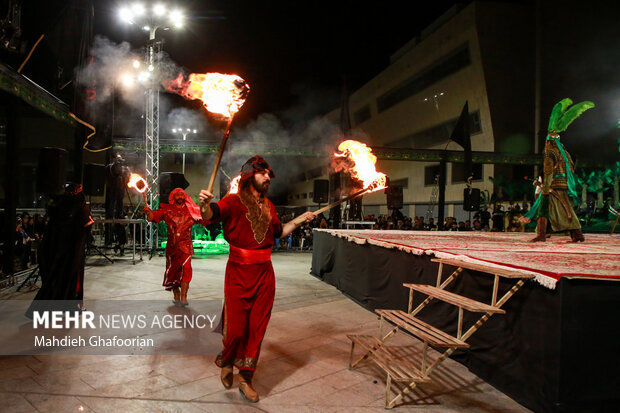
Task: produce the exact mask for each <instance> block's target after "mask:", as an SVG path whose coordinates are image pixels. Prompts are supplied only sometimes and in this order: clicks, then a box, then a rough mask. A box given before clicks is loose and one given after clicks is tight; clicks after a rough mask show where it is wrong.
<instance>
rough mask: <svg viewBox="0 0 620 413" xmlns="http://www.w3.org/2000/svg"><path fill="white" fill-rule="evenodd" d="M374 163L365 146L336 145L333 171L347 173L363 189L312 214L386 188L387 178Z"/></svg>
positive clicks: (345, 142) (369, 150) (299, 222)
mask: <svg viewBox="0 0 620 413" xmlns="http://www.w3.org/2000/svg"><path fill="white" fill-rule="evenodd" d="M376 163H377V157H376V156H375V155H373V154H372V149H370V148H369V147H368V146H366V145H365V144H363V143H361V142H358V141H354V140H346V141H344V142H342V143H340V145H338V152H336V153H335V154H334V162H333V164H332V166H333V167H334V170H335V171H336V172H341V171H343V172H347V173H349V174H350V175H351V178H353V179H354V180H358V181H360V182H361V183H362V185H363V188H362V189H360V190H359V191H356V192H354V193H352V194H351V195H349V196H347V197H346V198H343V199H340V200H338V201H336V202H332V203H331V204H329V205H327V206H324V207H323V208H320V209H318V210H316V211H314V213H315V214H320V213H322V212H325V211H327V210H328V209H331V208H333V207H335V206H338V205H340V204H342V203H343V202H346V201H348V200H350V199H353V198H356V197H358V196H360V195H363V194H365V193H369V192H375V191H378V190H380V189H384V188H386V186H387V176H386V175H385V174H384V173H382V172H377V169H376V168H375V164H376ZM304 220H305V219H299V218H297V219H295V220H294V222H295V224H296V225H299V224H301V223H302V222H304Z"/></svg>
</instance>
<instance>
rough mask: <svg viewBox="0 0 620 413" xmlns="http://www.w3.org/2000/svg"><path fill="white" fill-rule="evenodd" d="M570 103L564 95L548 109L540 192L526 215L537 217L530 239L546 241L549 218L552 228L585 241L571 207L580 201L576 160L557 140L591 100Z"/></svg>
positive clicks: (586, 108) (573, 239) (579, 240)
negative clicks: (533, 233) (533, 234)
mask: <svg viewBox="0 0 620 413" xmlns="http://www.w3.org/2000/svg"><path fill="white" fill-rule="evenodd" d="M572 104H573V101H572V100H570V99H568V98H566V99H563V100H562V101H560V102H558V103H557V104H556V105H555V106H554V107H553V110H552V112H551V117H550V119H549V127H548V133H547V141H546V142H545V150H544V162H543V181H542V184H540V186H542V192H541V193H540V195H539V196H538V198H537V199H536V202H535V203H534V205H533V207H532V209H531V210H530V211H529V212H528V213H527V214H526V215H525V216H526V217H527V218H529V219H532V218H534V217H536V218H537V222H536V238H534V239H532V242H544V241H545V239H546V236H547V223H548V222H549V223H551V229H552V230H553V231H554V232H558V231H570V236H571V241H572V242H583V241H585V238H584V236H583V233H582V232H581V224H580V223H579V219H578V218H577V214H575V209H574V207H573V204H574V205H578V204H579V196H578V195H577V191H576V189H575V177H574V176H573V173H574V171H575V163H574V162H573V159H572V158H571V156H570V154H569V153H568V152H567V151H566V149H565V148H564V145H562V142H560V135H559V132H563V131H565V130H566V128H568V125H570V124H571V123H572V122H573V121H574V120H575V119H577V118H578V117H579V115H581V114H582V113H583V112H585V111H586V110H588V109H590V108H593V107H594V103H592V102H587V101H586V102H581V103H577V104H575V105H573V106H572V107H570V106H571V105H572ZM569 107H570V108H569ZM571 198H572V201H571Z"/></svg>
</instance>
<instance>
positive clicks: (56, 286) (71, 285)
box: [26, 184, 93, 316]
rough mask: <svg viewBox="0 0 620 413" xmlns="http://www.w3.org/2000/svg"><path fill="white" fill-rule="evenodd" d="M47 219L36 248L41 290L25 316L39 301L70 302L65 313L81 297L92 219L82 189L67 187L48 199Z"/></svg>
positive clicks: (80, 301)
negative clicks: (47, 221) (43, 233)
mask: <svg viewBox="0 0 620 413" xmlns="http://www.w3.org/2000/svg"><path fill="white" fill-rule="evenodd" d="M47 213H48V215H49V217H50V220H49V224H48V225H47V227H46V229H45V235H44V236H43V239H42V240H41V245H40V247H39V271H40V274H41V284H42V285H41V288H40V289H39V291H38V293H37V295H36V297H35V298H34V301H33V302H32V304H31V305H30V308H29V309H28V311H27V313H26V315H28V316H31V315H32V311H33V309H38V308H39V307H40V306H38V305H37V302H38V301H40V300H54V301H59V300H72V301H68V302H67V306H66V307H67V308H66V310H76V309H77V308H75V307H74V305H76V304H77V305H81V304H82V300H83V298H84V262H85V259H86V243H87V239H88V236H89V232H90V225H91V224H92V223H93V219H92V217H91V215H90V207H89V206H88V205H87V204H86V200H85V198H84V194H83V193H82V186H81V185H78V184H68V185H67V187H66V189H65V193H64V194H62V195H58V196H53V197H51V198H50V199H49V202H48V206H47Z"/></svg>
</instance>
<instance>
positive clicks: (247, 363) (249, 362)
mask: <svg viewBox="0 0 620 413" xmlns="http://www.w3.org/2000/svg"><path fill="white" fill-rule="evenodd" d="M234 364H235V367H237V368H238V369H242V368H251V369H255V368H256V364H258V360H257V359H255V358H252V357H245V358H242V359H235V363H234Z"/></svg>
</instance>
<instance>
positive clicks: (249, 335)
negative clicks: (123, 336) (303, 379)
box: [212, 191, 282, 370]
mask: <svg viewBox="0 0 620 413" xmlns="http://www.w3.org/2000/svg"><path fill="white" fill-rule="evenodd" d="M216 205H217V206H216V207H214V206H213V205H212V207H213V209H214V213H215V215H214V219H215V220H218V219H220V220H221V221H222V223H223V231H224V238H225V239H226V240H227V241H228V242H229V244H230V248H231V252H230V254H229V257H228V263H227V265H226V279H225V281H224V310H223V312H222V316H223V331H222V333H223V339H222V343H223V350H222V353H221V354H220V355H218V358H217V359H216V364H217V365H218V366H220V367H222V366H225V365H226V366H227V365H231V364H234V365H235V366H236V367H237V368H239V369H245V370H255V369H256V363H257V361H258V356H259V353H260V347H261V343H262V341H263V338H264V336H265V331H266V330H267V324H268V323H269V319H270V317H271V309H272V307H273V299H274V296H275V290H276V283H275V276H274V273H273V267H272V265H271V246H272V245H273V244H274V239H275V238H274V237H275V236H279V235H280V234H281V233H282V225H281V223H280V220H279V218H278V216H277V215H276V209H275V207H274V206H273V204H272V203H271V201H269V200H268V199H266V198H265V199H264V200H263V201H262V202H260V203H257V202H256V200H255V199H254V197H253V196H252V195H251V194H249V193H248V192H245V191H240V193H239V194H229V195H227V196H225V197H224V198H222V199H221V200H220V201H219V202H217V204H216Z"/></svg>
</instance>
